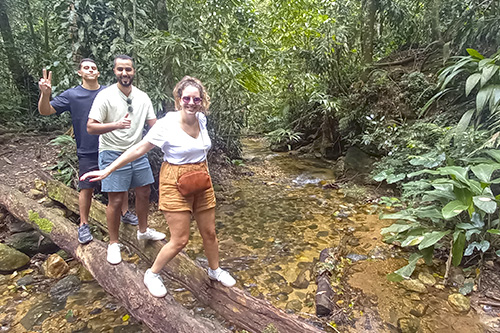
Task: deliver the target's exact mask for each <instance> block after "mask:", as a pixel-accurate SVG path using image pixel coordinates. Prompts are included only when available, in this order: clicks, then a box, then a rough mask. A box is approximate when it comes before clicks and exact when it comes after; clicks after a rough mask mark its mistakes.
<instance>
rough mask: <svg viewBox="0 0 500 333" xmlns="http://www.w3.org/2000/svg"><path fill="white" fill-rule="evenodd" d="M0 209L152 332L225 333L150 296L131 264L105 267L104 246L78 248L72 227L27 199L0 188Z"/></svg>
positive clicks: (171, 302) (172, 302)
mask: <svg viewBox="0 0 500 333" xmlns="http://www.w3.org/2000/svg"><path fill="white" fill-rule="evenodd" d="M0 205H1V206H3V207H5V209H7V210H8V211H9V212H10V213H11V214H12V215H13V216H15V217H16V218H17V219H19V220H23V221H25V222H27V223H29V224H30V225H32V226H33V227H35V228H36V229H38V230H39V231H40V232H42V233H43V234H44V235H45V236H47V237H50V238H51V239H52V241H54V243H56V244H57V245H58V246H59V247H61V248H62V249H64V250H65V251H66V252H68V253H70V254H71V255H72V256H73V257H74V258H76V259H77V260H79V261H80V262H82V264H83V265H84V266H85V268H86V269H87V270H88V271H89V272H90V273H91V274H92V275H93V276H94V278H95V279H96V281H97V282H98V283H99V284H100V285H101V286H102V287H103V289H104V290H106V291H107V292H108V293H109V294H111V295H113V296H114V297H116V298H117V299H119V300H120V301H121V302H122V304H123V306H124V307H125V308H126V309H127V310H128V311H129V312H130V314H131V315H133V316H134V317H135V318H137V319H139V320H141V321H142V322H143V323H144V324H146V325H147V326H148V327H149V328H150V329H151V330H152V331H153V332H162V333H163V332H180V333H184V332H190V333H191V332H206V333H212V332H219V331H220V332H229V330H227V329H226V328H224V327H222V326H221V325H220V324H218V323H214V322H210V321H208V320H207V319H204V318H195V317H194V316H192V315H191V314H190V313H189V311H188V310H186V309H185V308H184V307H182V305H180V304H178V303H177V302H176V301H175V300H174V299H173V297H172V296H171V295H167V297H165V298H164V299H158V298H156V297H154V296H152V295H151V294H150V293H149V292H148V291H147V289H146V288H145V287H144V284H143V282H142V281H143V276H144V273H143V272H141V271H140V270H139V269H138V268H137V267H136V266H135V265H134V264H131V263H126V262H123V263H122V264H120V265H110V264H108V263H107V262H106V251H107V246H106V244H104V243H103V242H101V241H98V240H95V241H93V242H91V243H89V244H87V245H84V246H82V245H80V244H79V243H78V239H77V230H76V229H77V227H76V225H75V224H73V223H72V222H71V221H69V220H67V219H65V218H64V217H62V216H60V214H57V213H56V212H54V211H52V210H51V209H50V208H46V207H43V206H42V205H40V204H39V203H37V202H36V201H34V200H32V199H30V198H27V197H26V196H25V195H24V194H22V193H21V192H19V191H18V190H15V189H12V188H10V187H8V186H6V185H3V184H0ZM110 277H111V278H110Z"/></svg>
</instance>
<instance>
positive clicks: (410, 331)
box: [398, 318, 420, 333]
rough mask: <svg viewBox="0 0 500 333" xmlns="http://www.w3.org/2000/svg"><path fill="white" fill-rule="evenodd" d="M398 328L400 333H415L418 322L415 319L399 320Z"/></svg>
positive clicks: (417, 328)
mask: <svg viewBox="0 0 500 333" xmlns="http://www.w3.org/2000/svg"><path fill="white" fill-rule="evenodd" d="M398 328H399V330H400V331H401V333H417V332H418V330H419V328H420V320H418V319H417V318H399V319H398Z"/></svg>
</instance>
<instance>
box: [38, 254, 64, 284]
mask: <svg viewBox="0 0 500 333" xmlns="http://www.w3.org/2000/svg"><path fill="white" fill-rule="evenodd" d="M42 269H43V272H44V274H45V276H47V277H49V278H55V279H58V278H60V277H61V276H63V275H64V274H66V273H67V272H68V271H69V266H68V264H67V263H66V261H64V259H63V258H61V257H60V256H59V255H58V254H52V255H51V256H49V257H48V258H47V260H46V261H45V262H44V263H43V264H42Z"/></svg>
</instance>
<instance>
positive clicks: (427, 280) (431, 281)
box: [418, 272, 436, 286]
mask: <svg viewBox="0 0 500 333" xmlns="http://www.w3.org/2000/svg"><path fill="white" fill-rule="evenodd" d="M418 279H419V281H420V282H422V283H423V284H426V285H428V286H433V285H435V284H436V278H435V277H434V276H432V274H430V273H424V272H420V273H419V274H418Z"/></svg>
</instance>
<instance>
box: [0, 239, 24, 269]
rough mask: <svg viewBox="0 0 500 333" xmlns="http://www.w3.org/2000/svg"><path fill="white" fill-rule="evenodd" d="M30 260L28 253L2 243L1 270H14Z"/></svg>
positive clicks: (0, 251) (0, 246)
mask: <svg viewBox="0 0 500 333" xmlns="http://www.w3.org/2000/svg"><path fill="white" fill-rule="evenodd" d="M29 261H30V257H28V256H27V255H26V254H24V253H22V252H20V251H18V250H16V249H13V248H11V247H10V246H7V245H5V244H3V243H0V271H4V272H9V273H10V272H13V271H15V270H16V269H18V268H21V267H23V266H24V265H26V264H27V263H28V262H29Z"/></svg>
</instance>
